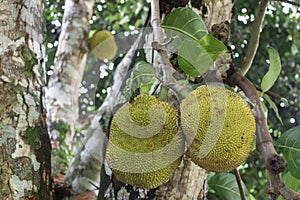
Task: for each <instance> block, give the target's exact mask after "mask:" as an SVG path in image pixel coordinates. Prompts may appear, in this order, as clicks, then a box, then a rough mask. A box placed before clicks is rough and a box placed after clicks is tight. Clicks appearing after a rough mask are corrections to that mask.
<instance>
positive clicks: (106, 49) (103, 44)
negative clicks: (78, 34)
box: [90, 30, 118, 60]
mask: <svg viewBox="0 0 300 200" xmlns="http://www.w3.org/2000/svg"><path fill="white" fill-rule="evenodd" d="M90 48H91V50H92V54H93V55H94V56H96V57H97V58H99V59H102V60H103V59H113V58H114V57H115V55H116V54H117V50H118V47H117V44H116V42H115V39H114V36H113V35H112V34H111V32H110V31H108V30H102V31H98V32H96V33H95V34H94V35H93V37H92V38H91V40H90Z"/></svg>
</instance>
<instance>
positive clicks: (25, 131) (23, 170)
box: [0, 0, 52, 199]
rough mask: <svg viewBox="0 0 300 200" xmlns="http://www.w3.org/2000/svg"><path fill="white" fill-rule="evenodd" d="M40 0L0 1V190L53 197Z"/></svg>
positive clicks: (5, 195)
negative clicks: (44, 96)
mask: <svg viewBox="0 0 300 200" xmlns="http://www.w3.org/2000/svg"><path fill="white" fill-rule="evenodd" d="M43 9H44V6H43V2H42V1H41V0H36V1H32V0H22V1H21V0H15V1H1V2H0V19H1V21H0V35H1V37H0V87H1V90H0V113H1V116H0V171H1V174H0V196H1V199H51V198H52V197H51V193H50V170H51V169H50V167H51V166H50V164H51V163H50V150H51V147H50V142H49V137H48V132H47V128H46V125H45V121H44V117H45V116H44V112H43V111H44V108H43V99H42V93H43V84H44V78H43V77H44V76H43V75H42V76H41V74H43V73H44V66H45V65H44V60H43V59H44V57H45V47H44V46H43V36H42V24H41V21H42V20H41V17H42V16H43V15H42V12H43Z"/></svg>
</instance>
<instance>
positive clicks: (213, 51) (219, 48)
mask: <svg viewBox="0 0 300 200" xmlns="http://www.w3.org/2000/svg"><path fill="white" fill-rule="evenodd" d="M199 44H200V45H201V46H202V47H203V48H204V49H205V50H206V51H207V52H208V54H209V55H210V56H211V58H212V59H213V60H216V59H217V57H218V55H220V54H222V53H225V52H226V51H227V47H226V46H225V45H224V44H223V43H222V42H221V41H220V40H218V39H217V38H215V37H214V36H212V35H210V34H206V35H205V36H203V37H202V38H201V39H200V40H199Z"/></svg>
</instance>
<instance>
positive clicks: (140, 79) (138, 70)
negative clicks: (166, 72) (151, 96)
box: [124, 61, 156, 99]
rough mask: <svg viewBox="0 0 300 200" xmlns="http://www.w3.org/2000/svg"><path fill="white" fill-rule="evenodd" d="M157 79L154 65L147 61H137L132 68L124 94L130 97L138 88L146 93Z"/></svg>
mask: <svg viewBox="0 0 300 200" xmlns="http://www.w3.org/2000/svg"><path fill="white" fill-rule="evenodd" d="M155 80H156V78H155V74H154V70H153V68H152V66H151V65H150V64H149V63H147V62H145V61H139V62H137V63H136V64H135V65H134V67H133V69H132V72H131V75H130V77H129V78H128V79H127V81H126V86H125V88H124V96H125V97H126V98H127V99H129V98H130V97H131V95H132V94H133V93H134V92H135V91H136V90H137V89H139V90H140V92H142V93H146V92H147V91H148V90H149V88H151V86H152V84H153V83H154V81H155Z"/></svg>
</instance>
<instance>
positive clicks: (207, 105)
mask: <svg viewBox="0 0 300 200" xmlns="http://www.w3.org/2000/svg"><path fill="white" fill-rule="evenodd" d="M180 115H181V116H180V121H181V127H182V130H183V134H184V136H185V138H186V140H187V146H188V150H187V152H186V155H188V156H189V157H191V160H192V161H193V162H194V163H196V164H197V165H199V166H200V167H202V168H204V169H206V170H209V171H215V172H226V171H230V170H232V169H234V168H236V167H238V166H239V165H241V164H242V163H243V162H244V161H245V159H246V158H247V157H248V156H249V152H250V151H251V149H252V145H253V140H254V138H255V131H256V128H255V119H254V116H253V113H252V111H251V109H250V107H249V105H248V104H247V103H246V102H245V101H244V100H243V98H242V97H240V96H239V95H238V94H236V93H234V92H232V91H229V90H227V89H225V88H223V87H221V86H218V85H207V86H203V87H198V88H197V89H196V90H194V91H193V92H191V93H190V94H189V95H188V96H187V97H186V98H185V99H183V101H182V102H181V104H180Z"/></svg>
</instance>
